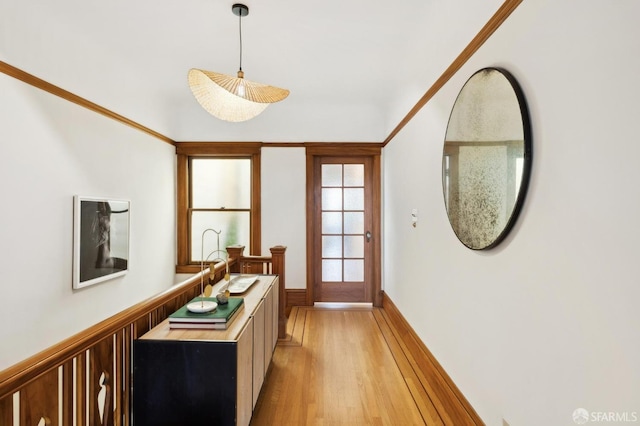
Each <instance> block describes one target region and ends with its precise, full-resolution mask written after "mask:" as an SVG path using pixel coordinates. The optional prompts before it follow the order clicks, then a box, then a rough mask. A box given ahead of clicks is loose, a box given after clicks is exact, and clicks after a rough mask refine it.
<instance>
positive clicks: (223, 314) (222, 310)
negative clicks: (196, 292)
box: [169, 297, 244, 324]
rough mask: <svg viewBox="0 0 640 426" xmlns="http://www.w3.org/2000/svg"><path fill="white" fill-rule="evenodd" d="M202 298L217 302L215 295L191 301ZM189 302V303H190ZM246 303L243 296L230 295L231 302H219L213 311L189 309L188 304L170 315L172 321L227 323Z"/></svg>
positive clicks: (194, 300)
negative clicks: (192, 310)
mask: <svg viewBox="0 0 640 426" xmlns="http://www.w3.org/2000/svg"><path fill="white" fill-rule="evenodd" d="M201 300H205V301H211V302H216V303H217V300H216V298H215V297H196V298H195V299H193V300H191V301H190V302H189V303H193V302H200V301H201ZM189 303H187V305H188V304H189ZM243 304H244V298H243V297H230V298H229V303H227V304H225V305H220V304H218V307H216V309H215V310H213V311H211V312H204V313H195V312H191V311H189V310H188V309H187V305H184V306H183V307H182V308H180V309H178V310H177V311H175V312H174V313H172V314H171V315H169V322H170V323H172V322H173V323H179V322H184V323H198V324H210V323H225V322H227V321H229V320H230V319H231V317H233V315H234V314H235V313H236V312H238V310H239V309H240V307H241V306H242V305H243Z"/></svg>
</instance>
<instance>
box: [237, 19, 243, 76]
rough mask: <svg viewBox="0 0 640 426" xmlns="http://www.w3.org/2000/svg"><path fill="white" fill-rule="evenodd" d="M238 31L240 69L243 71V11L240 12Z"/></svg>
mask: <svg viewBox="0 0 640 426" xmlns="http://www.w3.org/2000/svg"><path fill="white" fill-rule="evenodd" d="M238 19H239V21H238V31H239V33H240V71H242V11H240V13H239V14H238Z"/></svg>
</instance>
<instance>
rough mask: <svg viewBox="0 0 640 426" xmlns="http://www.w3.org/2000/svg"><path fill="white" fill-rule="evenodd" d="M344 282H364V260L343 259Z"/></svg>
mask: <svg viewBox="0 0 640 426" xmlns="http://www.w3.org/2000/svg"><path fill="white" fill-rule="evenodd" d="M344 280H345V281H351V282H354V281H355V282H360V281H364V260H362V259H348V260H347V259H345V261H344Z"/></svg>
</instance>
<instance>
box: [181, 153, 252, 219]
mask: <svg viewBox="0 0 640 426" xmlns="http://www.w3.org/2000/svg"><path fill="white" fill-rule="evenodd" d="M191 161H192V162H191V177H192V180H191V195H192V197H193V198H192V207H193V208H196V209H200V208H209V209H219V208H220V207H226V208H228V209H229V208H236V209H249V208H251V160H250V159H248V158H194V159H192V160H191Z"/></svg>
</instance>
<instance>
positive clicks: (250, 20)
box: [0, 0, 502, 142]
mask: <svg viewBox="0 0 640 426" xmlns="http://www.w3.org/2000/svg"><path fill="white" fill-rule="evenodd" d="M233 3H234V2H233V1H226V0H225V1H222V0H180V1H178V0H172V1H168V0H153V1H152V0H111V1H105V2H100V3H99V2H96V1H87V0H56V1H50V0H0V60H3V61H5V62H7V63H9V64H10V65H13V66H16V67H18V68H20V69H22V70H24V71H26V72H28V73H31V74H34V75H35V76H37V77H40V78H42V79H44V80H46V81H48V82H50V83H53V84H55V85H57V86H60V87H62V88H63V89H66V90H68V91H70V92H72V93H75V94H77V95H79V96H82V97H84V98H86V99H89V100H91V101H93V102H95V103H97V104H99V105H101V106H103V107H105V108H108V109H110V110H112V111H114V112H116V113H118V114H121V115H123V116H125V117H127V118H129V119H132V120H134V121H136V122H138V123H140V124H142V125H144V126H147V127H149V128H151V129H152V130H155V131H157V132H160V133H162V134H164V135H165V136H168V137H170V138H172V139H174V140H178V141H199V140H210V141H237V140H241V141H249V140H251V141H270V142H290V141H293V142H303V141H320V142H322V141H340V142H381V141H382V140H384V139H385V138H386V137H387V136H388V134H389V133H390V132H391V130H392V129H393V128H394V127H395V126H396V125H397V124H398V122H399V121H400V120H401V119H402V118H403V117H404V115H405V114H406V113H407V112H408V111H409V109H410V108H411V107H412V106H413V105H414V104H415V102H416V101H417V100H418V99H419V98H420V97H421V96H422V95H423V94H424V92H425V91H426V90H427V89H428V88H429V87H430V86H431V85H432V84H433V82H434V81H435V80H436V79H437V78H438V77H439V76H440V75H441V74H442V72H443V71H444V70H445V69H446V67H447V66H448V65H449V64H450V63H451V62H452V61H453V60H454V59H455V58H456V56H457V55H458V54H459V53H460V51H461V50H462V49H463V48H464V47H465V46H466V45H467V44H468V43H469V42H470V41H471V39H472V38H473V37H474V36H475V34H477V32H478V31H479V30H480V29H481V28H482V26H483V25H484V24H485V23H486V22H487V20H489V18H490V17H491V15H493V14H494V13H495V11H496V10H497V9H498V7H499V6H500V4H501V3H502V2H501V1H500V0H486V1H483V2H472V1H468V0H466V1H465V0H447V1H444V0H396V1H394V2H392V1H389V0H369V1H366V0H347V1H339V0H322V1H321V0H298V1H291V0H289V1H287V0H260V1H255V0H249V1H245V4H246V5H247V6H249V9H250V10H249V16H247V17H245V18H243V20H242V35H243V63H242V68H243V70H244V71H245V78H247V79H249V80H253V81H257V82H260V83H265V84H271V85H274V86H278V87H283V88H287V89H289V90H290V91H291V94H290V95H289V97H288V98H287V99H285V100H284V101H282V102H280V103H277V104H274V105H271V106H270V107H269V108H267V110H266V111H265V112H264V113H263V114H261V115H260V116H258V117H256V118H255V119H253V120H250V121H247V122H244V123H226V122H222V121H220V120H218V119H217V118H215V117H212V116H210V115H209V114H208V113H207V112H205V111H204V110H203V109H202V108H201V107H200V106H199V105H198V103H197V102H196V100H195V99H194V97H193V96H192V94H191V92H190V90H189V88H188V85H187V71H188V70H189V69H190V68H192V67H193V68H203V69H207V70H211V71H217V72H223V73H226V74H232V75H233V74H235V72H236V71H237V68H238V65H239V41H238V17H236V16H235V15H233V13H232V12H231V6H232V4H233Z"/></svg>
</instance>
